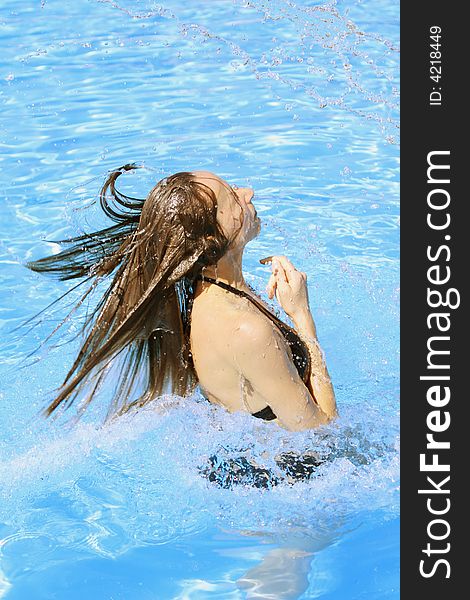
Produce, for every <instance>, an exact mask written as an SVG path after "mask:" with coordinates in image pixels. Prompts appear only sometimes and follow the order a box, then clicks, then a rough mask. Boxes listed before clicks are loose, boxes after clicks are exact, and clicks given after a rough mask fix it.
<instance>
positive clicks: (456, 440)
mask: <svg viewBox="0 0 470 600" xmlns="http://www.w3.org/2000/svg"><path fill="white" fill-rule="evenodd" d="M463 10H464V5H458V4H456V3H452V2H443V1H440V2H439V1H436V0H428V1H427V2H424V3H416V2H402V3H401V94H402V95H401V149H400V153H401V430H402V437H401V440H402V441H401V482H402V487H401V598H403V600H408V599H410V600H411V599H412V600H415V599H417V598H423V599H426V600H433V599H434V598H436V599H439V600H451V599H453V598H460V597H462V595H463V596H464V597H466V596H467V594H468V592H465V589H467V585H465V584H466V581H465V579H466V573H467V572H468V573H469V575H470V567H467V566H464V563H466V562H467V560H466V559H467V554H468V550H467V549H466V543H465V542H466V537H467V535H470V534H469V530H470V528H469V526H468V519H467V517H466V508H467V506H469V505H470V503H469V501H468V499H467V496H466V494H467V493H468V492H466V491H465V488H466V487H467V486H466V485H465V479H466V473H467V472H469V471H470V467H469V466H468V465H467V464H466V463H467V460H468V458H470V451H469V447H468V444H469V443H470V432H467V429H468V427H469V422H468V420H467V418H468V417H467V410H466V407H467V404H468V403H469V401H470V398H469V391H468V387H469V385H468V383H467V381H466V379H467V378H466V377H465V374H466V373H469V375H470V347H469V344H468V341H467V338H468V337H469V336H468V333H467V332H469V331H470V326H469V324H468V319H466V318H465V317H466V314H465V312H466V298H467V290H468V284H467V279H468V277H470V250H469V247H468V245H467V240H468V241H470V228H469V223H470V216H467V215H468V214H469V213H470V211H468V210H467V206H470V192H469V190H468V189H466V187H464V178H465V177H466V175H467V173H469V175H470V163H469V164H468V166H467V164H466V162H467V156H468V155H469V150H468V149H467V148H466V147H465V146H466V145H467V144H466V140H467V139H468V138H469V137H470V125H469V117H470V103H469V102H468V101H466V98H465V91H464V90H465V89H466V87H467V83H468V80H469V77H468V75H469V67H468V65H469V62H470V61H469V51H468V47H469V43H468V40H469V39H470V29H469V28H470V25H469V24H468V21H467V20H466V18H465V16H464V12H463ZM431 26H439V27H440V28H441V29H442V35H441V39H440V42H441V47H440V51H441V54H442V57H441V60H442V78H441V80H440V81H439V82H438V83H436V82H433V81H432V80H431V79H430V66H431V65H430V60H432V58H431V57H430V52H431V51H432V49H431V48H430V44H431V43H432V41H431V39H430V27H431ZM433 86H434V87H436V88H439V87H440V88H442V89H441V90H440V91H441V92H442V105H441V106H430V103H429V95H430V92H431V91H433V90H432V87H433ZM437 150H449V151H450V157H449V161H450V165H451V168H450V184H449V185H446V186H442V187H445V188H446V189H447V190H448V191H449V193H450V195H451V204H450V206H449V211H450V216H451V223H450V226H449V229H448V230H446V231H445V232H442V231H440V232H439V231H433V230H431V229H430V228H429V227H428V225H427V222H426V219H427V214H428V212H429V208H428V206H427V195H428V193H429V191H430V189H431V187H430V184H429V183H428V182H427V174H426V172H427V167H428V163H427V156H428V153H429V152H432V151H437ZM441 160H443V162H445V160H444V159H441ZM445 234H447V235H450V236H451V239H450V240H444V235H445ZM440 244H448V246H449V248H450V251H451V257H450V260H449V261H448V262H446V261H445V259H444V258H442V259H441V260H440V261H439V262H440V264H441V265H442V267H443V268H445V265H448V266H449V267H450V269H451V279H450V282H449V284H448V285H447V287H449V286H450V287H454V288H457V289H458V290H459V292H460V300H461V304H460V306H459V308H457V309H454V310H452V309H444V308H441V309H439V310H442V311H444V310H448V312H449V313H450V319H451V328H450V330H449V332H448V333H447V335H449V336H450V338H451V339H450V342H449V345H448V348H450V356H447V357H445V358H444V361H443V362H445V360H446V359H447V362H450V371H448V374H449V375H450V377H451V380H450V382H449V384H448V385H449V386H450V389H451V399H450V401H449V404H448V405H447V406H446V407H445V408H442V410H443V411H444V410H448V411H449V412H450V417H451V424H450V427H449V429H448V430H447V431H446V432H443V433H441V434H440V438H439V437H438V435H436V438H438V439H442V440H448V441H450V444H451V446H450V449H449V450H442V451H440V452H439V461H440V462H443V463H444V462H449V463H450V472H449V473H446V474H444V473H436V474H435V480H436V481H440V480H442V479H443V477H445V476H447V475H450V481H449V484H448V486H447V487H449V488H450V494H449V495H448V496H447V495H434V496H431V497H432V498H436V504H435V506H436V507H438V506H439V505H438V502H439V501H441V503H442V504H441V505H440V506H444V502H445V501H444V497H449V499H450V502H451V506H450V509H449V512H448V513H447V514H446V515H443V518H445V519H447V521H448V522H449V525H450V528H451V529H450V534H449V537H448V538H447V539H445V540H443V541H441V542H437V541H433V540H431V539H429V537H428V534H427V526H428V524H429V523H430V521H431V520H432V519H433V518H438V516H433V515H431V514H430V513H429V512H428V510H427V506H426V502H427V496H426V495H425V494H418V490H419V489H423V488H424V489H426V488H430V487H432V486H430V485H429V484H428V483H427V481H426V477H427V475H430V476H432V473H423V472H421V471H420V465H419V460H420V458H419V456H420V454H421V453H423V452H426V442H427V440H426V434H427V433H428V432H429V429H428V427H427V423H426V418H427V415H428V414H429V412H430V411H431V410H434V409H433V408H432V407H431V406H430V405H429V404H428V402H427V399H426V391H427V389H428V387H429V386H430V385H431V384H430V383H429V382H424V381H420V376H421V375H425V374H429V371H426V368H427V352H428V349H427V346H426V344H427V341H428V338H429V337H430V336H431V335H433V333H432V332H431V331H430V330H429V329H428V325H427V323H426V319H427V316H428V315H429V314H430V313H431V312H433V309H430V308H429V306H428V303H427V288H428V285H429V282H428V279H427V270H428V268H429V266H431V264H433V263H430V262H429V260H428V258H427V256H426V252H427V247H428V246H429V245H430V246H432V247H433V248H437V247H439V245H440ZM445 254H446V253H443V254H442V257H444V256H445ZM434 287H435V286H434ZM444 287H445V286H444ZM443 292H444V290H443ZM434 335H435V333H434ZM442 335H446V334H442ZM439 374H443V373H442V372H441V373H439ZM442 385H447V383H443V384H442ZM467 440H468V442H467ZM428 452H429V451H428ZM431 453H432V452H431ZM428 460H429V459H428ZM443 487H444V486H443ZM437 498H440V500H438V499H437ZM444 530H445V528H444V526H442V529H441V530H439V529H438V527H437V528H435V529H434V531H435V532H437V533H439V531H441V532H444ZM428 542H430V543H431V546H433V547H434V548H436V549H438V548H440V549H443V548H444V547H445V546H446V543H447V542H448V543H450V549H449V552H446V553H442V554H440V553H436V554H433V555H431V558H429V557H427V555H426V554H425V553H423V549H425V548H426V546H427V543H428ZM432 557H434V558H432ZM439 558H444V559H446V560H448V562H449V565H450V577H449V578H446V574H447V567H445V566H444V565H443V564H441V565H440V566H439V567H437V568H436V572H435V574H434V575H433V576H432V577H429V578H424V577H423V576H422V575H421V574H420V571H419V567H420V561H421V560H423V559H425V560H426V561H427V562H426V567H425V570H426V569H427V570H428V572H429V571H430V570H431V569H430V566H432V565H433V561H437V560H438V559H439Z"/></svg>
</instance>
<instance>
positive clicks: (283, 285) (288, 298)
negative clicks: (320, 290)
mask: <svg viewBox="0 0 470 600" xmlns="http://www.w3.org/2000/svg"><path fill="white" fill-rule="evenodd" d="M271 270H272V274H271V277H270V278H269V281H268V285H267V286H266V291H267V293H268V297H269V298H270V299H272V298H273V297H274V295H276V299H277V301H278V302H279V304H280V305H281V307H282V308H283V309H284V311H285V313H286V314H287V315H288V316H289V317H290V318H291V319H292V320H293V321H296V320H297V319H298V318H299V317H301V316H303V315H305V314H307V313H309V312H310V308H309V304H308V289H307V274H306V273H304V272H303V271H297V269H296V268H295V267H294V265H293V264H292V263H291V262H290V260H289V259H288V258H287V257H286V256H273V257H272V262H271Z"/></svg>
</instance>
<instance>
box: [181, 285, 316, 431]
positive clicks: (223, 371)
mask: <svg viewBox="0 0 470 600" xmlns="http://www.w3.org/2000/svg"><path fill="white" fill-rule="evenodd" d="M207 279H208V281H210V282H212V283H214V284H216V285H210V284H208V282H207V281H204V284H203V285H201V284H200V283H199V284H198V287H197V290H196V294H195V300H194V305H193V310H192V318H191V351H192V354H193V361H194V365H195V368H196V371H197V374H198V378H199V383H200V385H201V388H202V391H203V393H204V394H205V396H206V397H207V398H208V400H210V401H212V402H215V403H217V404H221V405H223V406H224V407H225V408H227V409H228V410H231V411H235V410H245V411H248V412H250V413H251V414H254V415H255V416H259V417H261V418H264V419H267V420H272V419H274V418H276V415H275V414H274V413H273V411H272V410H271V408H270V407H269V404H267V399H266V398H265V397H263V395H262V394H260V393H257V391H256V389H255V387H254V384H256V382H255V381H250V380H249V379H248V378H247V377H246V373H244V369H243V367H242V365H241V364H240V363H239V362H238V361H237V352H236V348H237V347H239V346H240V339H241V338H243V339H244V341H246V339H245V338H246V336H245V335H244V332H246V331H247V330H248V329H249V332H250V334H251V336H252V341H253V343H252V344H251V346H247V347H246V348H245V353H251V360H252V361H253V362H254V363H258V364H259V373H258V374H257V380H258V381H259V379H262V378H263V377H264V378H266V377H268V378H269V379H272V378H276V373H275V372H274V371H273V370H272V368H270V367H274V365H270V364H269V362H267V361H264V360H263V358H264V355H265V352H263V350H264V349H263V347H262V346H261V347H260V345H261V344H262V343H263V342H262V339H263V337H264V336H263V333H264V332H266V328H268V329H270V331H269V332H268V335H269V337H271V338H272V339H271V343H272V344H273V345H274V346H275V347H276V349H277V350H278V352H279V353H283V354H284V356H286V358H287V360H288V361H289V362H290V364H291V365H292V363H293V364H294V365H295V367H296V369H297V372H298V375H299V376H300V377H301V378H302V380H303V381H304V382H306V381H307V380H308V378H309V375H310V363H309V355H308V350H307V348H306V347H305V345H304V344H303V342H302V341H301V340H300V338H299V337H298V335H297V334H296V333H295V331H294V330H292V329H291V328H290V327H288V326H287V325H285V324H284V323H283V322H282V321H280V320H279V319H278V318H277V317H276V316H275V315H274V314H273V313H272V312H271V311H270V310H269V308H268V307H267V306H266V304H264V302H262V300H261V299H260V298H259V297H256V296H254V295H253V294H252V293H250V292H248V291H245V290H239V289H237V288H234V287H232V286H230V285H227V284H226V283H224V282H219V281H216V280H214V279H212V278H207ZM279 334H281V336H280V335H279ZM237 338H240V339H237ZM256 413H260V414H256Z"/></svg>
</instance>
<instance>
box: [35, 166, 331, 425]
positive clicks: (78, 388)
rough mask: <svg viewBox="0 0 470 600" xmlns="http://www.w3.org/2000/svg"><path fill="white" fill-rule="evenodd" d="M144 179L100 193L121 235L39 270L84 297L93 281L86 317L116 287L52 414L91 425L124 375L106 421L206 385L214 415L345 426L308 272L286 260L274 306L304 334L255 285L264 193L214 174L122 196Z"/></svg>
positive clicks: (276, 273)
mask: <svg viewBox="0 0 470 600" xmlns="http://www.w3.org/2000/svg"><path fill="white" fill-rule="evenodd" d="M135 168H138V167H136V166H135V165H125V166H123V167H122V168H120V169H118V170H116V171H114V172H112V173H111V174H110V175H109V177H108V178H107V180H106V182H105V184H104V186H103V188H102V190H101V193H100V202H101V206H102V208H103V210H104V212H105V214H106V215H107V216H108V217H110V218H111V219H112V220H113V221H114V222H115V224H114V225H112V226H110V227H108V228H106V229H103V230H101V231H97V232H94V233H91V234H85V235H82V236H79V237H76V238H72V239H70V240H67V242H68V243H69V248H67V249H65V250H63V251H62V252H60V253H59V254H56V255H54V256H51V257H46V258H43V259H40V260H37V261H33V262H30V263H28V264H27V266H28V267H29V268H30V269H32V270H34V271H38V272H48V273H52V274H56V275H59V277H60V278H61V279H73V278H83V281H82V282H81V284H79V285H82V284H83V283H86V282H88V283H89V286H88V288H87V289H86V291H85V292H84V293H83V295H82V297H81V299H80V301H79V302H78V304H77V306H76V307H75V308H77V307H78V306H79V305H81V304H82V303H83V301H84V300H85V298H86V297H87V296H88V295H89V294H90V293H91V292H93V290H94V289H95V288H96V287H97V286H98V284H99V283H100V282H101V281H102V280H103V279H104V280H106V278H111V282H110V283H109V285H108V287H107V289H106V291H105V292H104V294H103V296H102V298H101V300H100V301H99V302H98V304H97V306H96V309H95V310H94V311H93V313H92V314H91V315H90V316H89V317H87V320H86V322H85V325H84V334H85V338H84V341H83V344H82V347H81V349H80V351H79V354H78V356H77V358H76V360H75V361H74V363H73V365H72V367H71V369H70V370H69V372H68V373H67V376H66V378H65V381H64V383H63V384H62V386H61V388H59V390H58V393H57V396H56V397H55V399H54V400H53V402H52V403H51V404H50V405H49V406H48V407H47V408H46V409H45V414H46V415H50V414H52V413H53V412H54V411H55V410H56V409H57V408H58V407H59V406H60V405H63V407H64V408H68V407H69V406H70V405H71V404H72V403H73V402H75V401H76V400H77V398H78V397H79V396H80V395H82V394H83V396H84V397H83V399H82V403H81V406H80V412H82V411H83V410H85V408H86V407H87V406H88V404H89V403H90V402H91V401H92V399H93V398H94V397H95V395H96V393H97V391H98V389H99V388H100V387H101V385H102V384H103V382H104V381H105V379H106V378H107V377H108V376H109V375H110V373H114V376H113V378H112V379H113V380H114V381H117V384H116V387H115V389H114V393H113V398H112V402H111V405H110V408H109V410H108V413H107V418H109V417H113V416H116V415H118V414H123V413H125V412H127V411H128V410H129V409H130V408H138V407H140V406H143V405H144V404H146V403H148V402H150V401H152V400H154V399H155V398H157V397H158V396H159V395H161V394H162V393H176V394H179V395H182V396H185V395H188V394H190V393H191V392H192V391H193V390H194V388H195V386H196V384H197V383H199V385H200V388H201V391H202V393H203V394H204V395H205V396H206V398H207V399H208V400H210V401H211V402H214V403H217V404H220V405H222V406H224V407H225V408H226V409H228V410H229V411H237V410H245V411H248V412H250V413H251V414H253V415H254V416H255V417H259V418H264V419H267V420H276V422H277V423H278V424H279V425H281V426H282V427H285V428H286V429H289V430H302V429H309V428H313V427H316V426H318V425H320V424H323V423H326V422H328V421H329V420H330V419H331V418H333V417H335V416H336V414H337V412H336V402H335V396H334V392H333V387H332V384H331V381H330V377H329V375H328V370H327V368H326V365H325V362H324V360H323V356H322V352H321V349H320V347H319V345H318V342H317V338H316V331H315V324H314V321H313V318H312V315H311V313H310V310H309V306H308V294H307V285H306V275H305V273H302V272H299V271H297V270H296V269H295V268H294V266H293V265H292V264H291V262H290V261H289V260H288V259H287V258H286V257H285V256H276V257H270V259H271V258H272V262H271V268H272V274H271V276H270V279H269V282H268V286H267V291H268V295H269V297H270V298H273V297H274V295H275V296H276V298H277V300H278V302H279V304H280V305H281V307H282V308H283V309H284V311H285V312H286V313H287V314H288V315H289V317H290V318H291V319H292V321H293V323H294V326H295V330H294V329H291V328H290V327H289V326H287V325H285V324H284V323H282V321H280V320H279V319H277V317H276V316H275V315H274V314H273V313H272V312H271V311H270V310H269V308H268V307H267V306H266V305H265V304H264V303H263V302H262V300H261V299H260V298H258V297H257V296H256V294H255V293H254V292H253V290H252V289H251V288H250V287H249V286H248V285H247V284H246V283H245V281H244V278H243V273H242V255H243V250H244V247H245V245H246V244H247V242H249V241H250V240H251V239H253V238H254V237H255V236H256V235H258V233H259V231H260V219H259V217H258V216H257V214H256V210H255V208H254V206H253V204H252V197H253V190H251V189H250V188H237V187H236V186H233V187H231V186H230V185H229V184H228V183H226V182H225V181H224V180H222V179H221V178H219V177H217V176H216V175H214V174H213V173H210V172H207V171H195V172H192V173H190V172H180V173H176V174H174V175H172V176H170V177H166V178H164V179H162V180H161V181H159V182H158V183H157V185H156V186H155V187H154V188H153V189H152V190H151V191H150V193H149V195H148V196H147V198H146V199H145V200H141V199H137V198H133V197H129V196H125V195H124V194H122V193H120V192H119V191H118V190H117V189H116V187H115V182H116V179H117V178H118V177H119V176H120V175H121V174H122V173H123V172H125V171H128V170H131V169H135ZM109 194H110V196H111V197H109ZM266 260H268V259H266ZM75 308H74V309H73V311H74V310H75ZM73 311H72V312H71V313H70V315H69V316H71V314H72V313H73ZM115 369H117V370H115ZM116 376H117V377H116ZM109 379H111V377H109ZM136 395H137V398H136V399H135V397H136ZM133 398H134V399H133Z"/></svg>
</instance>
